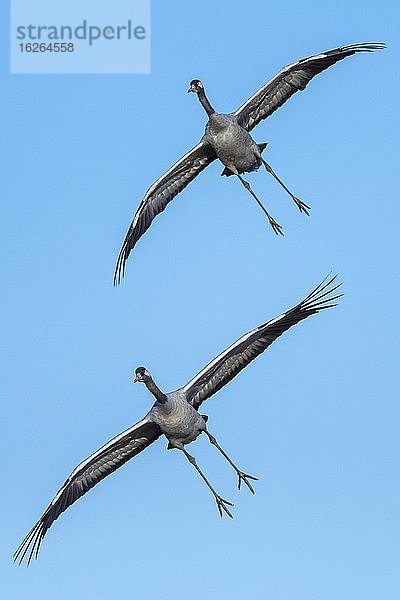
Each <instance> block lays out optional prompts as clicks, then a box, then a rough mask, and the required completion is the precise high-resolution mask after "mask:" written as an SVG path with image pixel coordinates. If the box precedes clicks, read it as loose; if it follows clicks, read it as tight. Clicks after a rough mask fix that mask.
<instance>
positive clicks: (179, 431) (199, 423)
mask: <svg viewBox="0 0 400 600" xmlns="http://www.w3.org/2000/svg"><path fill="white" fill-rule="evenodd" d="M151 418H152V420H153V421H155V422H156V423H157V424H158V425H159V426H160V428H161V430H162V432H163V433H164V435H165V436H166V437H167V438H168V439H169V440H176V441H178V440H179V441H180V442H183V443H189V442H191V441H194V440H195V439H196V438H197V436H198V435H199V434H200V432H201V431H202V430H203V429H204V420H203V418H202V417H201V416H200V415H199V413H198V412H197V411H196V410H195V409H194V408H193V406H192V405H191V404H189V403H188V402H187V401H186V399H184V400H183V399H180V398H178V399H175V398H172V399H171V398H170V399H168V402H167V403H166V404H157V403H156V404H155V405H154V406H153V408H152V410H151Z"/></svg>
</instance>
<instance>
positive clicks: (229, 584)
mask: <svg viewBox="0 0 400 600" xmlns="http://www.w3.org/2000/svg"><path fill="white" fill-rule="evenodd" d="M2 11H3V18H2V19H1V23H2V25H1V40H2V49H3V51H2V52H1V58H0V67H1V71H0V77H1V82H0V84H1V85H0V89H1V90H2V91H1V93H0V103H1V120H2V123H1V130H2V136H1V142H0V143H1V149H2V163H3V167H4V170H3V177H2V180H1V187H2V194H1V195H2V198H3V202H2V207H1V212H2V218H1V241H2V246H3V248H2V253H1V254H2V282H3V291H2V299H3V310H2V316H3V323H2V328H3V339H4V340H5V344H4V345H3V350H2V356H1V364H2V366H3V367H4V374H3V377H2V394H3V397H4V401H3V409H2V412H3V427H2V439H1V445H2V456H3V475H2V480H3V494H2V498H1V503H2V511H1V512H2V515H3V519H2V521H3V524H2V543H1V559H0V560H1V563H0V570H1V581H2V589H3V594H4V597H5V598H7V600H22V599H23V600H25V599H27V598H29V599H30V600H36V599H39V598H40V599H43V598H55V597H57V599H58V600H64V599H68V600H69V599H70V598H71V597H82V598H85V600H92V599H93V600H94V599H96V600H102V599H106V598H107V599H108V598H116V599H118V598H125V597H127V595H129V597H137V598H141V600H155V599H158V598H160V597H162V598H169V597H173V598H174V599H175V600H180V599H183V598H185V599H186V598H188V597H190V598H191V600H198V599H203V598H205V597H210V596H215V597H219V598H221V599H224V598H229V599H230V600H236V599H239V598H243V597H252V598H256V599H261V598H274V600H303V599H304V600H313V599H320V598H324V600H333V599H335V600H336V599H337V598H346V599H347V598H351V599H361V598H362V599H363V600H369V599H371V600H372V599H376V598H377V597H384V598H385V599H386V600H391V599H395V598H396V599H397V598H398V596H399V571H398V558H399V541H398V540H399V534H400V532H399V478H398V465H399V459H400V456H399V443H398V439H399V432H398V423H399V406H398V391H397V388H398V385H397V365H398V354H399V343H398V339H399V328H398V318H397V317H396V315H397V309H396V305H397V301H398V294H399V283H398V255H399V253H398V223H399V216H400V215H399V208H398V207H399V201H398V162H399V161H398V151H397V148H398V125H399V122H398V97H399V91H400V90H399V86H400V83H399V80H398V76H397V75H396V74H397V73H398V49H399V44H398V42H399V39H398V23H399V16H400V15H399V9H398V5H397V3H394V2H393V3H392V2H375V1H368V0H367V1H365V0H363V1H362V2H361V1H353V2H350V3H349V2H348V1H346V2H345V1H343V0H338V1H337V2H335V3H332V2H318V3H316V2H312V1H310V0H305V1H304V2H302V3H301V4H296V3H294V2H287V1H285V0H283V1H282V0H280V1H279V2H278V1H272V2H268V3H266V2H263V1H261V0H250V1H249V2H241V1H238V2H234V3H232V2H227V1H225V0H224V1H221V2H218V3H215V2H211V1H209V0H205V1H204V2H201V3H185V4H183V3H182V2H178V1H177V0H171V2H169V3H168V7H167V6H166V4H165V3H164V2H160V1H154V2H153V4H152V73H151V74H150V75H109V76H107V75H103V76H102V75H79V76H73V75H54V76H35V75H32V76H24V75H19V76H17V75H10V74H9V55H8V39H9V32H8V29H7V23H8V18H9V16H8V13H7V11H6V10H5V9H4V6H3V9H2ZM366 40H373V41H385V42H386V43H387V45H388V48H387V50H385V51H384V52H381V53H376V54H369V55H368V54H365V55H359V56H355V57H351V58H349V59H347V60H346V61H343V62H342V63H339V64H337V65H336V66H334V67H332V68H331V69H329V70H328V71H327V72H325V73H324V74H323V75H321V76H319V77H318V78H316V79H315V80H314V81H313V82H311V84H310V85H309V87H308V88H307V90H306V91H305V92H304V93H301V94H300V93H299V94H297V95H296V96H295V97H293V98H292V99H291V100H290V101H289V102H288V103H287V104H285V105H284V106H283V107H282V108H281V109H279V111H277V112H276V113H275V114H274V115H273V116H272V117H271V118H270V119H268V120H267V121H265V122H263V123H262V124H261V125H260V126H258V127H257V129H256V130H255V132H254V136H255V138H256V140H257V141H259V142H264V141H268V143H269V145H268V150H267V154H266V156H267V159H268V160H269V162H270V164H271V165H272V166H273V168H274V169H275V170H276V171H277V173H278V174H279V175H281V177H282V179H284V181H285V182H286V183H287V184H288V186H289V187H291V188H292V189H293V191H294V192H295V193H296V194H297V195H299V196H300V197H301V198H302V199H303V200H304V201H305V202H307V203H308V204H310V205H311V206H312V213H311V217H310V218H307V217H305V216H303V215H300V214H299V212H298V211H297V209H296V208H295V207H294V205H293V203H292V202H291V200H290V199H289V197H288V196H286V194H285V193H284V192H283V191H282V190H281V189H280V188H279V186H278V185H277V184H276V183H275V182H274V180H273V179H272V178H271V177H270V176H269V175H268V174H267V173H266V172H263V171H262V170H260V171H259V172H258V173H256V174H252V175H250V176H249V177H248V179H249V180H250V181H251V183H252V185H253V186H254V189H255V190H256V192H258V194H259V195H260V197H261V198H262V199H263V200H264V202H265V203H266V204H267V205H268V207H269V209H270V211H271V212H272V214H273V215H274V216H275V218H276V219H277V220H278V221H279V223H281V224H282V225H283V226H284V231H285V234H286V235H285V237H284V238H277V237H276V236H274V235H273V233H272V232H271V230H270V228H269V225H268V223H267V221H266V220H265V218H264V216H263V215H262V213H261V212H260V211H259V209H258V208H257V206H256V204H255V203H254V201H253V200H252V199H251V198H250V196H249V195H248V193H247V192H246V191H245V190H244V189H243V188H242V186H241V185H240V184H239V182H238V181H235V180H234V178H229V179H225V178H224V179H222V178H221V177H220V176H219V173H220V170H221V166H220V165H217V164H214V165H212V166H211V167H209V168H208V169H207V171H206V172H204V173H202V174H201V176H200V177H199V178H198V179H197V180H196V182H195V183H193V184H192V185H191V186H190V187H189V188H188V189H187V190H185V192H184V193H182V194H181V195H180V196H179V197H178V199H176V200H175V201H174V202H173V203H172V204H171V205H170V207H169V208H168V209H167V211H166V212H165V213H164V214H162V215H161V216H160V217H159V218H158V219H157V222H156V223H154V225H153V226H152V227H151V229H150V230H149V231H148V233H147V234H146V235H145V237H144V238H142V240H141V241H140V242H139V244H138V245H137V247H136V249H135V251H134V253H133V255H132V256H131V259H130V261H129V264H128V269H127V276H126V279H125V280H124V282H123V284H122V285H121V287H120V288H118V289H114V288H113V287H112V274H113V269H114V264H115V260H116V257H117V254H118V251H119V248H120V245H121V242H122V240H123V237H124V235H125V231H126V228H127V226H128V224H129V222H130V220H131V218H132V216H133V214H134V211H135V209H136V207H137V205H138V204H139V202H140V200H141V198H142V196H143V194H144V192H145V190H146V189H147V187H148V186H149V185H150V184H151V183H152V182H153V181H154V180H155V179H156V178H157V177H158V176H159V175H160V174H161V173H162V172H164V171H165V170H166V169H167V168H168V167H169V166H170V165H171V164H172V162H174V161H175V160H176V159H178V158H179V157H180V156H181V155H182V154H184V152H186V150H188V149H189V148H190V147H192V146H193V145H194V144H195V142H197V140H198V139H199V138H200V137H201V135H202V133H203V130H204V124H205V115H204V113H203V111H202V109H201V107H200V106H199V105H198V102H197V99H196V98H195V96H194V95H189V94H187V93H186V89H187V85H188V82H189V81H190V80H191V79H192V78H194V77H199V78H201V79H202V80H203V82H204V83H205V86H206V89H207V92H208V94H209V97H210V99H211V101H212V102H213V104H214V105H215V107H216V108H217V109H219V110H221V111H230V110H232V109H234V108H236V107H237V106H239V105H240V104H241V103H242V102H243V100H244V99H246V98H247V97H248V96H249V95H250V94H251V93H253V92H254V91H255V90H256V89H257V88H258V87H260V86H261V85H262V84H263V83H265V82H266V81H267V80H268V79H269V78H270V77H271V76H273V75H274V74H275V73H276V72H277V71H278V70H279V69H280V68H281V67H282V66H283V65H285V64H288V63H290V62H293V61H295V60H297V59H300V58H302V57H305V56H308V55H310V54H314V53H318V52H320V51H323V50H328V49H331V48H334V47H336V46H339V45H343V44H348V43H353V42H360V41H366ZM331 269H332V270H334V271H337V272H339V273H340V279H341V280H342V281H343V282H344V291H345V294H346V295H345V297H344V298H343V299H342V301H341V302H340V306H338V307H337V308H335V309H334V310H332V311H330V312H327V313H323V314H320V315H318V316H316V317H312V318H310V319H309V320H307V321H306V322H303V323H301V324H299V325H298V326H297V327H296V328H294V329H292V330H291V331H290V332H288V333H287V334H285V336H284V337H283V338H281V339H280V340H279V341H278V342H276V344H274V345H273V346H272V347H271V348H270V349H269V350H268V351H267V352H266V353H265V354H263V355H262V357H260V358H259V359H258V360H257V361H256V362H255V363H253V364H252V365H251V366H250V367H249V368H247V369H246V370H245V371H244V372H243V373H242V374H241V375H240V376H239V377H238V378H237V379H236V380H235V381H233V382H232V383H231V384H230V385H229V386H227V387H226V388H224V389H223V390H222V391H221V392H219V393H218V395H216V396H215V397H213V398H212V399H211V400H210V401H209V402H208V403H207V404H206V405H205V406H204V412H205V413H206V414H208V415H209V417H210V420H209V429H210V431H211V432H212V433H214V435H216V437H217V438H218V440H219V441H220V443H221V445H223V446H224V447H225V448H226V449H227V451H228V452H229V453H230V454H231V455H232V457H233V458H235V459H236V461H237V462H238V464H239V465H241V466H243V468H244V469H247V470H248V472H250V473H254V474H256V475H258V476H259V477H260V481H259V482H257V484H256V495H255V496H254V497H253V496H251V494H249V493H248V492H247V490H246V489H244V490H242V491H240V492H238V491H237V490H236V481H235V477H234V474H233V473H232V471H231V470H230V469H229V468H228V465H227V464H226V463H225V462H224V461H223V459H222V458H221V457H220V456H219V455H218V454H217V453H216V451H215V449H213V448H212V447H211V446H210V444H209V443H208V441H207V439H199V440H198V441H197V442H196V443H195V444H193V445H192V446H191V447H190V451H191V452H192V453H193V454H195V456H196V457H197V458H198V461H199V464H200V465H201V466H202V467H203V468H204V470H205V472H206V473H207V474H208V476H209V478H210V480H211V481H212V482H213V483H214V484H215V486H216V487H217V488H218V490H219V491H220V492H221V494H222V495H223V496H224V497H225V498H228V499H229V500H231V501H232V502H234V504H235V506H234V515H235V518H234V520H233V521H231V520H229V519H222V520H221V519H220V518H219V516H218V513H217V510H216V507H215V505H214V503H213V499H212V497H211V496H210V494H209V492H208V490H207V489H206V487H205V486H204V485H203V483H202V482H201V480H200V478H199V477H198V475H197V474H196V473H195V471H194V469H192V468H191V467H190V465H189V464H187V462H186V460H185V458H184V457H183V456H182V455H181V454H180V453H178V452H168V453H167V452H166V451H165V447H166V442H165V441H164V440H161V441H159V442H157V443H156V444H155V445H154V446H153V447H151V449H150V450H147V451H146V452H144V453H143V454H141V455H140V456H139V457H137V458H136V459H134V460H133V461H132V462H131V463H129V464H128V465H126V466H125V467H123V468H122V469H121V470H120V471H119V472H117V473H116V474H114V475H113V476H111V477H110V478H108V479H107V480H106V481H105V482H103V483H102V484H100V485H99V486H98V487H96V488H95V490H93V491H91V492H90V493H89V494H87V495H86V496H85V497H84V498H83V499H81V500H80V501H79V502H77V503H76V504H75V505H74V506H73V507H72V508H71V509H69V510H68V512H66V513H65V514H64V515H63V516H62V517H61V518H60V519H59V521H57V523H56V524H55V525H54V526H53V528H52V529H51V530H50V532H49V533H48V535H47V537H46V539H45V542H44V544H43V548H42V553H41V556H40V559H39V560H38V561H37V562H36V563H35V564H33V565H32V566H31V567H30V568H29V569H25V568H19V567H17V566H15V565H13V564H12V562H11V554H12V552H13V551H14V549H15V548H16V546H17V545H18V543H19V542H20V540H21V538H22V537H23V536H24V535H25V533H26V532H27V531H28V530H29V529H30V528H31V526H32V525H33V523H34V522H35V521H36V520H37V518H39V516H40V515H41V512H42V509H43V508H45V506H47V504H48V502H49V501H50V500H51V498H52V497H53V496H54V494H55V492H56V491H57V489H58V487H59V485H60V484H61V483H62V482H63V481H64V479H65V477H66V476H67V475H68V474H69V473H70V471H71V470H72V469H73V468H74V467H75V466H76V464H78V463H79V462H80V461H81V460H82V459H84V458H86V457H87V456H88V455H89V454H90V453H91V452H93V451H94V450H96V449H97V448H98V447H99V446H100V445H102V444H103V443H104V442H106V441H107V440H108V439H110V438H111V437H113V436H114V435H115V434H117V433H119V432H120V431H122V430H123V429H125V428H127V427H128V426H129V425H131V424H132V423H134V422H136V421H137V420H139V419H140V418H141V417H142V415H143V414H144V413H145V412H146V411H147V410H148V409H149V407H150V405H151V402H152V398H151V397H150V395H149V393H148V392H147V390H146V389H145V388H144V386H139V385H136V386H134V385H133V383H132V373H133V370H134V368H135V367H136V366H138V365H141V364H143V365H145V366H146V367H147V368H148V369H149V370H150V371H151V373H152V374H153V376H154V379H155V380H156V382H157V383H158V384H159V386H160V387H161V388H162V389H163V390H166V391H168V390H171V389H174V388H176V387H179V386H180V385H182V384H184V383H185V382H186V381H188V380H189V379H190V378H191V377H192V376H193V375H194V374H195V373H196V372H197V371H198V370H199V369H200V368H202V367H203V366H204V365H205V364H206V363H207V362H208V361H209V360H210V359H212V358H213V357H214V356H215V355H216V354H217V353H219V352H220V351H221V350H222V349H224V348H225V347H226V346H227V345H229V344H230V343H231V342H232V341H233V340H235V339H236V338H237V337H239V336H240V335H242V334H243V333H244V332H246V331H248V330H249V329H250V328H252V327H254V326H256V325H258V324H259V323H261V322H263V321H265V320H267V319H269V318H271V317H274V316H276V315H278V314H279V313H280V312H282V311H283V310H284V309H286V308H288V307H290V306H291V305H293V304H294V303H296V302H297V301H298V300H299V299H301V298H302V297H303V296H304V295H305V294H306V293H307V292H308V291H309V290H310V289H311V288H312V287H313V286H314V285H315V284H317V283H318V282H319V281H320V279H322V277H323V276H325V275H326V273H327V272H329V271H330V270H331Z"/></svg>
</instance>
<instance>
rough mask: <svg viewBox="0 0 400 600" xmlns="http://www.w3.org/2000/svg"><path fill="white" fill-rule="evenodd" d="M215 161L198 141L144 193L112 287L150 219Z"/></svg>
mask: <svg viewBox="0 0 400 600" xmlns="http://www.w3.org/2000/svg"><path fill="white" fill-rule="evenodd" d="M216 158H217V156H216V154H215V152H214V150H213V149H212V147H211V146H210V145H209V144H207V143H206V142H204V141H201V142H200V143H199V144H197V146H195V147H194V148H193V149H192V150H190V152H188V153H187V154H185V156H183V157H182V158H181V159H180V160H179V161H178V162H177V163H175V164H174V165H173V166H172V167H171V168H170V169H169V170H168V171H167V172H166V173H164V175H162V177H160V179H158V180H157V181H156V182H155V183H154V184H153V185H152V186H151V187H150V188H149V189H148V190H147V192H146V195H145V197H144V198H143V200H142V202H141V203H140V206H139V208H138V209H137V211H136V214H135V217H134V219H133V221H132V223H131V224H130V226H129V229H128V232H127V234H126V236H125V240H124V243H123V244H122V248H121V251H120V253H119V256H118V260H117V265H116V267H115V272H114V285H117V284H118V283H120V281H121V279H122V278H123V276H124V274H125V265H126V261H127V260H128V257H129V254H130V253H131V250H132V249H133V248H134V246H135V244H136V242H137V241H138V240H139V239H140V238H141V237H142V235H143V234H144V233H145V232H146V231H147V229H148V228H149V227H150V225H151V223H152V222H153V219H154V218H155V217H156V216H157V215H158V214H159V213H160V212H162V211H163V210H164V209H165V208H166V206H167V204H168V203H169V202H171V200H173V198H175V196H176V195H177V194H179V192H181V191H182V190H183V188H185V187H186V186H187V185H188V184H189V183H190V182H191V181H193V179H194V178H195V177H197V175H198V174H199V173H200V172H201V171H202V170H203V169H205V168H206V167H207V166H208V165H209V164H210V163H212V161H213V160H215V159H216Z"/></svg>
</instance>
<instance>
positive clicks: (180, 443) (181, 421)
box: [14, 277, 341, 564]
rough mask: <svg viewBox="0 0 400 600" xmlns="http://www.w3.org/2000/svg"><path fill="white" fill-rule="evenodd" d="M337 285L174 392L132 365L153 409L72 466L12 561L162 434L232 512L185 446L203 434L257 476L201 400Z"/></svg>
mask: <svg viewBox="0 0 400 600" xmlns="http://www.w3.org/2000/svg"><path fill="white" fill-rule="evenodd" d="M338 287H339V285H337V284H335V277H333V278H331V279H330V280H329V281H327V280H326V279H325V280H324V281H323V282H322V283H320V284H319V285H318V286H317V287H316V288H315V289H314V290H313V291H312V292H311V293H310V294H308V296H306V298H304V300H302V301H301V302H299V303H298V304H296V305H295V306H294V307H293V308H291V309H290V310H287V311H286V312H284V313H282V314H281V315H279V316H278V317H276V318H275V319H272V320H270V321H267V322H266V323H264V324H262V325H260V326H258V327H256V328H255V329H253V330H252V331H249V332H248V333H246V334H245V335H243V336H242V337H240V338H239V339H238V340H236V342H234V343H233V344H232V345H231V346H229V347H228V348H227V349H226V350H224V351H223V352H221V354H219V355H218V356H217V357H216V358H215V359H214V360H212V361H211V362H210V363H209V364H208V365H206V366H205V367H204V369H202V370H201V371H200V372H199V373H198V374H197V375H196V376H195V377H193V378H192V379H191V380H190V381H189V382H188V383H187V384H186V385H185V386H183V387H182V388H179V389H177V390H175V391H173V392H170V393H164V392H162V391H161V390H160V388H159V387H158V386H157V385H156V383H155V382H154V380H153V379H152V377H151V375H150V373H149V372H148V371H147V369H146V368H145V367H138V368H137V369H136V370H135V381H140V382H142V383H144V384H145V385H146V387H147V389H148V390H149V391H150V393H151V394H152V395H153V396H154V398H155V403H154V404H153V406H152V408H151V409H150V411H149V412H148V413H147V414H146V415H145V416H144V418H143V419H142V420H141V421H139V422H138V423H136V424H135V425H133V426H132V427H130V428H129V429H127V430H126V431H124V432H122V433H120V434H119V435H117V436H116V437H115V438H113V439H112V440H110V441H109V442H108V443H106V444H105V445H104V446H102V447H101V448H100V449H99V450H97V451H96V452H94V454H92V455H91V456H89V457H88V458H87V459H86V460H84V461H83V462H82V463H81V464H80V465H78V466H77V467H76V468H75V469H74V470H73V471H72V473H71V475H70V476H69V477H68V478H67V480H66V481H65V483H64V484H63V485H62V486H61V488H60V489H59V490H58V492H57V494H56V495H55V497H54V499H53V500H52V501H51V503H50V504H49V506H48V507H47V508H46V510H45V511H44V513H43V515H42V516H41V518H40V519H39V521H38V522H37V523H36V524H35V525H34V527H33V528H32V529H31V531H30V532H29V533H28V534H27V536H26V537H25V539H24V540H23V541H22V543H21V545H20V546H19V548H18V549H17V551H16V552H15V555H14V558H15V560H17V561H18V562H20V563H21V562H22V561H23V560H24V559H26V561H27V563H28V564H29V563H30V562H31V560H32V559H33V558H37V556H38V553H39V550H40V547H41V544H42V541H43V539H44V536H45V535H46V533H47V531H48V529H49V528H50V527H51V525H52V524H53V523H54V521H55V520H56V519H57V518H58V517H59V516H60V515H61V514H62V513H63V512H64V511H65V510H66V509H67V508H68V507H69V506H71V504H73V503H74V502H76V500H78V498H80V497H81V496H83V495H84V494H86V492H88V491H89V490H90V489H91V488H92V487H93V486H95V485H96V484H97V483H99V482H100V481H102V480H103V479H104V478H105V477H107V476H108V475H109V474H111V473H113V472H114V471H116V470H117V469H118V468H119V467H120V466H122V465H123V464H125V463H126V462H127V461H128V460H130V459H131V458H133V457H134V456H136V455H137V454H139V452H141V451H142V450H144V449H145V448H147V447H148V446H149V445H150V444H152V443H153V442H154V441H156V440H157V439H158V438H159V437H160V436H161V435H164V436H165V437H166V438H167V440H168V448H176V449H178V450H180V451H182V452H183V454H184V455H185V456H186V458H187V459H188V461H189V462H190V463H191V464H192V465H193V466H194V467H195V469H196V470H197V471H198V473H199V475H200V476H201V477H202V479H203V480H204V482H205V483H206V485H207V486H208V488H209V489H210V491H211V493H212V494H213V496H214V498H215V501H216V503H217V506H218V510H219V513H220V515H221V516H222V514H223V512H225V513H226V514H227V515H229V516H230V517H232V513H231V512H230V508H229V507H230V506H232V504H231V503H230V502H228V501H227V500H224V499H223V498H222V497H221V496H220V495H219V494H217V492H216V491H215V490H214V488H213V486H212V485H211V484H210V482H209V481H208V479H207V478H206V476H205V475H204V473H203V472H202V471H201V469H200V467H199V466H198V465H197V462H196V459H195V458H194V457H193V456H191V455H190V454H189V453H188V452H187V450H186V448H185V446H186V445H187V444H190V443H192V442H193V441H195V440H196V438H197V437H198V436H199V435H200V434H201V433H205V434H206V435H207V437H208V438H209V440H210V442H211V443H212V444H213V445H214V446H215V447H216V448H217V449H218V450H219V451H220V452H221V453H222V455H223V456H224V457H225V458H226V460H227V461H228V463H229V464H230V465H231V467H232V468H233V469H234V471H235V472H236V475H237V477H238V487H239V488H240V486H241V484H242V483H244V484H245V485H246V486H247V487H248V489H249V490H250V491H251V492H252V493H254V489H253V486H252V484H251V480H254V479H256V478H255V477H252V476H251V475H248V474H247V473H245V472H244V471H242V470H241V469H239V468H238V467H237V466H236V464H235V463H234V462H233V461H232V460H231V459H230V458H229V456H228V455H227V454H226V452H225V451H224V450H223V449H222V448H221V446H220V445H219V444H218V442H217V441H216V439H215V438H214V436H213V435H212V434H211V433H210V432H209V431H208V430H207V426H206V422H207V419H208V417H206V416H204V415H201V414H200V413H199V412H198V410H199V408H200V406H201V404H202V403H203V402H204V401H205V400H207V399H208V398H210V397H211V396H213V395H214V394H215V393H216V392H217V391H218V390H219V389H221V388H222V387H223V386H225V385H226V384H227V383H228V382H229V381H231V380H232V379H233V378H234V377H235V376H236V375H237V374H238V373H240V371H241V370H242V369H244V368H245V367H246V366H247V365H248V364H250V362H251V361H253V360H254V359H255V358H256V357H257V356H259V355H260V354H261V353H262V352H264V350H266V349H267V348H268V347H269V346H270V345H271V344H272V343H273V342H274V341H275V340H276V339H277V338H278V337H279V336H281V335H282V334H283V333H284V332H285V331H287V330H288V329H289V328H290V327H292V326H293V325H296V324H297V323H299V322H300V321H302V320H303V319H306V318H307V317H309V316H311V315H314V314H317V313H318V312H319V311H321V310H324V309H327V308H331V307H333V306H336V304H335V300H336V299H337V298H339V297H340V296H341V294H337V293H336V292H337V289H338Z"/></svg>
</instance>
